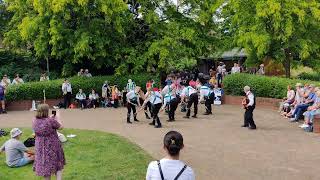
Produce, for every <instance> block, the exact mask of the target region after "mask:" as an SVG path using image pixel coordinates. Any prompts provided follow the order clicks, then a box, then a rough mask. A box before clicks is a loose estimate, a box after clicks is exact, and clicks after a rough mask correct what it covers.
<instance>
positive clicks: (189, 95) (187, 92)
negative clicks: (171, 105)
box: [181, 83, 199, 118]
mask: <svg viewBox="0 0 320 180" xmlns="http://www.w3.org/2000/svg"><path fill="white" fill-rule="evenodd" d="M194 87H195V84H194V83H191V84H190V86H187V87H185V88H184V89H183V90H182V93H181V96H182V101H184V102H187V103H188V104H187V114H186V116H184V118H189V117H190V111H191V110H190V108H191V106H192V104H193V105H194V115H193V116H192V117H193V118H197V113H198V102H199V99H198V93H197V90H195V89H194Z"/></svg>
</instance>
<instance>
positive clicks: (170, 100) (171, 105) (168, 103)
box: [161, 88, 179, 122]
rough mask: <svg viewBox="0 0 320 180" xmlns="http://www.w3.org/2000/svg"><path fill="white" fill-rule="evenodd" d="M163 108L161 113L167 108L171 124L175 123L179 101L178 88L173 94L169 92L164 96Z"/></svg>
mask: <svg viewBox="0 0 320 180" xmlns="http://www.w3.org/2000/svg"><path fill="white" fill-rule="evenodd" d="M163 102H164V103H163V106H162V108H161V111H163V110H164V109H165V108H166V107H168V116H169V120H168V121H169V122H172V121H175V118H174V116H175V112H176V110H177V107H178V104H179V100H178V97H177V94H176V88H174V89H173V90H172V91H171V92H168V93H167V94H165V95H164V98H163Z"/></svg>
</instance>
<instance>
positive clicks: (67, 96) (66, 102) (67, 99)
mask: <svg viewBox="0 0 320 180" xmlns="http://www.w3.org/2000/svg"><path fill="white" fill-rule="evenodd" d="M71 96H72V95H71V92H67V94H65V95H64V96H63V99H64V104H63V105H64V108H65V109H66V108H69V106H70V104H71Z"/></svg>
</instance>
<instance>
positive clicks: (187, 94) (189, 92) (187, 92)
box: [181, 86, 197, 97]
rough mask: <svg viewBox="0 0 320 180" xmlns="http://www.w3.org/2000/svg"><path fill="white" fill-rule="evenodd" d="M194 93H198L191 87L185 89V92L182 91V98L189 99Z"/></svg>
mask: <svg viewBox="0 0 320 180" xmlns="http://www.w3.org/2000/svg"><path fill="white" fill-rule="evenodd" d="M193 93H197V91H196V90H195V89H194V88H193V87H191V86H188V87H185V88H184V89H183V90H182V93H181V96H187V97H189V96H190V95H191V94H193Z"/></svg>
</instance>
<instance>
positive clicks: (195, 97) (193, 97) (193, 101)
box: [187, 93, 199, 117]
mask: <svg viewBox="0 0 320 180" xmlns="http://www.w3.org/2000/svg"><path fill="white" fill-rule="evenodd" d="M198 102H199V99H198V94H197V93H193V94H191V95H190V97H189V100H188V104H187V116H188V117H189V116H190V111H191V110H190V108H191V106H192V104H193V106H194V115H197V113H198Z"/></svg>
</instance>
